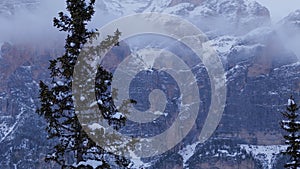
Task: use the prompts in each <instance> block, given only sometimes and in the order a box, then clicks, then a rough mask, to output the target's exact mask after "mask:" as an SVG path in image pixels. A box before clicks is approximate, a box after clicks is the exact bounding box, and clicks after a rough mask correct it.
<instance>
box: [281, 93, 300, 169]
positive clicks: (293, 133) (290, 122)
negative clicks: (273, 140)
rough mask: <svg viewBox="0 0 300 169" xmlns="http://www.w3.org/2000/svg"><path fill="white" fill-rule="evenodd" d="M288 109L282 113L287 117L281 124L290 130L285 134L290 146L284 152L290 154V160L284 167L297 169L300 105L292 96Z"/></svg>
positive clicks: (298, 161) (299, 166)
mask: <svg viewBox="0 0 300 169" xmlns="http://www.w3.org/2000/svg"><path fill="white" fill-rule="evenodd" d="M286 109H287V111H285V112H283V113H282V114H283V116H284V117H285V118H286V119H284V120H282V121H281V122H280V125H281V127H282V128H283V129H284V130H285V131H287V132H288V134H287V135H284V138H285V143H286V144H287V145H288V147H287V149H286V150H285V151H284V152H283V154H284V155H288V156H289V157H290V158H289V159H290V160H289V161H288V162H287V163H286V164H285V165H284V167H285V168H289V169H297V168H300V135H299V132H300V121H299V120H298V119H297V117H298V114H297V110H298V106H297V104H296V103H295V101H294V99H293V97H292V96H291V97H290V98H289V99H288V106H287V108H286Z"/></svg>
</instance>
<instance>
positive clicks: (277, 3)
mask: <svg viewBox="0 0 300 169" xmlns="http://www.w3.org/2000/svg"><path fill="white" fill-rule="evenodd" d="M256 1H257V2H259V3H260V4H262V5H263V6H265V7H267V8H268V9H269V11H270V13H271V18H272V20H273V22H277V21H279V20H280V19H282V18H284V17H285V16H287V15H288V14H289V13H291V12H293V11H295V10H296V9H300V0H256Z"/></svg>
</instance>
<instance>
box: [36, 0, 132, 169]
mask: <svg viewBox="0 0 300 169" xmlns="http://www.w3.org/2000/svg"><path fill="white" fill-rule="evenodd" d="M86 1H87V0H67V1H66V4H67V11H68V14H65V13H63V12H60V13H59V17H58V18H54V20H53V21H54V26H55V27H57V28H59V29H60V31H65V32H67V33H68V35H67V38H66V41H65V53H64V54H63V55H62V56H61V57H58V58H57V59H53V60H50V66H49V70H50V71H51V72H50V77H51V79H52V81H51V82H50V83H47V82H45V81H41V82H40V96H39V98H40V103H41V105H40V108H39V109H38V111H37V112H38V113H39V114H40V115H41V116H42V117H44V118H45V120H46V122H47V128H46V129H47V132H48V138H49V139H51V140H52V141H53V142H54V144H55V145H54V147H53V150H52V151H51V152H49V154H48V155H47V156H46V161H55V162H57V163H58V164H59V165H60V166H61V167H62V168H82V167H84V166H85V167H84V168H88V163H92V164H93V166H95V165H96V166H97V168H116V167H117V168H128V167H127V166H128V163H129V162H128V160H126V159H125V158H123V157H120V156H115V155H112V154H109V153H107V152H105V151H104V150H103V149H102V148H101V147H99V146H97V145H96V144H95V142H93V140H91V139H90V138H89V137H88V135H87V134H86V133H85V132H84V130H83V128H82V126H81V124H80V122H79V120H78V118H77V116H76V114H75V109H74V102H73V99H72V80H73V75H72V74H73V70H74V66H75V64H76V61H77V57H78V55H79V54H80V51H81V49H82V47H83V45H84V44H85V43H86V42H88V40H89V39H90V38H93V37H94V36H95V35H97V33H95V32H94V31H90V30H88V29H87V28H86V25H87V22H89V21H90V20H91V18H92V16H93V14H94V12H95V11H94V4H95V0H89V1H88V2H86ZM119 36H120V32H119V31H118V30H117V31H116V32H115V35H114V36H109V37H108V38H107V39H106V40H104V41H102V42H101V44H103V45H104V47H103V46H102V47H101V48H102V49H103V48H109V47H111V46H113V45H117V44H118V40H119ZM111 80H112V74H111V73H109V72H107V71H106V70H105V69H103V68H102V67H99V68H98V72H97V76H96V85H95V86H96V93H97V94H96V95H97V98H98V99H103V98H105V100H102V102H103V104H101V105H100V104H99V105H98V106H99V108H100V109H103V110H104V111H102V112H105V113H106V114H105V115H103V116H104V118H105V119H107V120H108V121H109V123H110V124H114V125H115V126H116V128H117V127H118V126H119V125H121V124H123V123H124V121H125V120H126V119H125V118H119V119H110V117H112V116H113V114H115V113H116V112H117V111H116V108H115V106H114V104H113V100H112V97H111V94H110V93H109V90H108V88H109V85H110V84H111V83H110V82H111ZM89 167H91V166H89Z"/></svg>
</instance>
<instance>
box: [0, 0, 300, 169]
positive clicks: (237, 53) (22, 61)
mask: <svg viewBox="0 0 300 169" xmlns="http://www.w3.org/2000/svg"><path fill="white" fill-rule="evenodd" d="M39 4H40V1H38V0H14V1H11V0H4V1H1V2H0V16H5V17H7V16H13V15H14V14H15V11H17V10H19V9H24V10H28V9H29V10H34V9H35V8H38V7H39ZM97 11H98V12H100V11H101V12H102V13H103V14H105V13H106V14H107V15H114V16H116V17H119V16H123V15H127V14H133V13H142V12H163V13H170V14H175V15H178V16H181V17H183V18H186V19H188V20H190V21H191V22H193V23H194V24H195V25H197V26H198V27H199V28H200V29H201V30H203V31H204V32H205V33H206V34H207V35H208V37H209V43H211V45H212V47H214V49H215V50H216V51H217V53H218V55H219V56H220V58H221V60H222V63H223V65H224V68H225V71H226V78H227V82H226V83H227V86H228V92H227V105H226V107H225V111H224V114H223V117H222V120H221V122H220V124H219V126H218V128H217V130H216V131H215V133H214V134H213V136H212V137H211V138H210V139H209V140H208V141H207V142H205V143H197V142H196V143H193V144H190V142H192V141H191V140H193V139H194V136H197V135H199V132H200V129H201V128H200V127H199V126H201V124H200V123H202V121H201V120H200V119H198V120H197V123H198V124H197V125H195V126H194V127H193V129H192V131H191V132H190V133H189V135H188V138H186V139H185V140H184V141H183V142H182V143H180V144H179V145H177V146H175V148H173V149H171V150H170V151H168V152H166V153H164V154H162V155H160V156H155V157H153V158H149V159H135V160H134V161H133V162H134V164H133V166H134V167H135V168H141V167H145V168H161V169H167V168H189V169H198V168H224V169H225V168H249V169H250V168H251V169H252V168H253V169H254V168H255V169H257V168H264V169H270V168H275V169H276V168H278V169H279V168H280V169H281V168H282V165H283V163H284V160H285V159H284V158H283V157H282V156H281V155H279V153H280V151H281V150H282V148H283V147H284V146H283V138H282V133H283V131H282V130H281V129H280V127H279V125H278V121H279V120H280V119H281V114H280V113H279V112H280V111H282V110H284V107H285V106H284V103H286V98H288V97H289V95H290V94H294V97H296V99H298V100H299V99H300V97H299V91H300V85H299V84H300V78H299V73H300V64H299V62H298V57H299V56H300V55H299V53H300V51H298V50H297V49H298V47H296V46H297V45H298V44H299V42H300V41H299V39H298V37H297V36H295V35H296V33H295V32H298V31H299V29H298V28H300V25H299V23H300V11H299V10H298V11H295V12H294V13H291V14H290V15H289V16H287V17H286V18H284V19H283V20H282V21H280V22H279V23H278V24H277V26H276V28H273V27H272V26H271V24H270V14H269V11H268V9H266V8H265V7H263V6H261V5H260V4H259V3H257V2H255V1H251V0H191V1H188V0H122V1H119V0H98V1H97ZM290 25H293V26H290ZM298 35H299V33H298ZM140 41H141V40H140ZM142 41H143V43H146V42H148V41H147V39H143V40H142ZM62 43H63V42H60V43H58V44H56V45H53V46H51V47H49V46H48V47H49V48H45V47H38V46H33V45H30V44H27V45H21V44H17V43H15V44H14V43H5V42H3V43H0V44H1V52H0V71H1V72H0V77H1V82H0V115H1V117H0V145H1V146H0V147H1V148H0V152H1V157H2V158H1V160H0V168H57V166H56V167H55V166H51V164H46V163H44V162H43V157H44V155H45V153H47V150H48V146H49V144H51V143H49V144H46V143H47V140H46V133H45V130H44V127H43V124H44V122H43V120H42V119H40V118H39V117H38V116H37V115H36V113H35V108H36V106H38V103H37V100H38V99H37V92H38V88H37V82H38V81H39V80H44V79H47V77H48V70H47V67H48V60H49V59H50V58H52V57H57V56H59V54H61V53H62V52H61V48H62V47H63V45H60V44H62ZM139 43H140V44H142V42H139V41H138V42H136V44H139ZM131 45H132V44H131ZM153 45H157V44H153ZM159 45H160V44H159ZM293 45H295V46H293ZM148 47H151V45H150V46H148ZM169 49H170V50H174V51H179V50H183V51H184V49H183V48H181V47H176V46H171V47H169ZM132 52H134V49H132ZM298 52H299V53H298ZM115 55H117V56H118V57H120V56H122V49H119V50H117V52H116V53H115ZM297 56H298V57H297ZM197 71H198V74H199V79H201V80H202V81H201V82H203V83H204V84H205V83H206V84H208V79H207V78H208V77H207V71H206V69H205V67H204V66H202V67H199V68H197ZM140 80H141V81H143V79H140ZM202 90H203V93H204V94H206V95H204V96H203V98H201V99H203V100H204V101H205V102H209V97H208V96H207V95H208V94H209V91H210V89H209V86H208V85H204V87H203V89H202ZM205 106H207V105H205ZM162 121H163V120H162ZM169 123H171V121H166V122H165V123H164V124H160V126H159V125H157V124H156V126H152V127H157V128H160V127H161V128H162V129H163V128H166V127H168V125H169ZM149 126H150V125H149ZM149 126H144V128H143V130H144V131H143V133H151V132H153V129H151V126H150V127H149ZM128 130H130V129H128ZM131 130H132V131H136V130H137V128H135V127H132V128H131Z"/></svg>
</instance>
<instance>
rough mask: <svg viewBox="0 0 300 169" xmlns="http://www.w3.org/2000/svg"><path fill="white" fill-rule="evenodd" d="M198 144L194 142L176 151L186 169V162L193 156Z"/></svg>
mask: <svg viewBox="0 0 300 169" xmlns="http://www.w3.org/2000/svg"><path fill="white" fill-rule="evenodd" d="M198 144H199V142H196V143H194V144H191V145H187V146H186V147H184V148H183V149H182V150H180V151H178V154H179V155H181V156H182V158H183V167H184V168H186V169H188V165H187V161H188V160H189V159H190V158H191V157H192V156H193V155H194V153H195V149H196V146H197V145H198Z"/></svg>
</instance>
